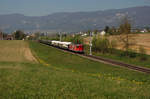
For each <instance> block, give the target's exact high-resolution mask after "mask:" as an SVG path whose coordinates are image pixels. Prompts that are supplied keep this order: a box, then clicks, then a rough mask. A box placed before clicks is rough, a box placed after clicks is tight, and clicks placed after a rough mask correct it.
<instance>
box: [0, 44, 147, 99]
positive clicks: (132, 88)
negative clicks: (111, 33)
mask: <svg viewBox="0 0 150 99" xmlns="http://www.w3.org/2000/svg"><path fill="white" fill-rule="evenodd" d="M16 42H22V43H27V42H25V41H16ZM11 43H13V42H11ZM28 44H29V47H30V49H31V51H32V54H33V56H34V57H36V60H37V61H38V62H33V61H0V99H8V98H9V99H66V98H67V99H91V98H92V99H120V98H121V99H127V98H132V99H142V98H144V99H149V98H150V94H149V93H150V78H149V75H148V74H144V73H140V72H136V71H131V70H128V69H125V68H121V67H114V66H110V65H105V64H102V63H98V62H95V61H91V60H88V59H85V58H82V57H79V56H77V55H72V54H69V53H66V52H62V51H60V50H57V49H56V48H52V47H49V46H45V45H42V44H39V43H37V42H32V41H31V42H28ZM16 53H18V52H16ZM22 57H24V55H22Z"/></svg>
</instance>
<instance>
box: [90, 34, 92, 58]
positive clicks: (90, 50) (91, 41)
mask: <svg viewBox="0 0 150 99" xmlns="http://www.w3.org/2000/svg"><path fill="white" fill-rule="evenodd" d="M90 55H92V32H90Z"/></svg>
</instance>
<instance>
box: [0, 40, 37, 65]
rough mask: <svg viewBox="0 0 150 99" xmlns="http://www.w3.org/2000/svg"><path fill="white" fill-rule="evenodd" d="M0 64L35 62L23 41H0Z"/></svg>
mask: <svg viewBox="0 0 150 99" xmlns="http://www.w3.org/2000/svg"><path fill="white" fill-rule="evenodd" d="M0 49H1V50H0V62H36V59H35V58H34V57H33V56H32V53H31V51H30V49H29V47H28V44H27V43H26V42H24V41H19V42H18V41H15V40H14V41H6V40H4V41H3V40H1V41H0Z"/></svg>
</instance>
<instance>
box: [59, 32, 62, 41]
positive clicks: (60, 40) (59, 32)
mask: <svg viewBox="0 0 150 99" xmlns="http://www.w3.org/2000/svg"><path fill="white" fill-rule="evenodd" d="M61 36H62V35H61V32H59V37H60V38H59V40H60V42H61Z"/></svg>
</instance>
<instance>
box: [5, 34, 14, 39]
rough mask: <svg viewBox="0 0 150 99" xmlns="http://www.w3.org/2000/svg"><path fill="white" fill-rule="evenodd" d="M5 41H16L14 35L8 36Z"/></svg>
mask: <svg viewBox="0 0 150 99" xmlns="http://www.w3.org/2000/svg"><path fill="white" fill-rule="evenodd" d="M5 40H14V37H13V35H11V34H8V35H7V36H6V38H5Z"/></svg>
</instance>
